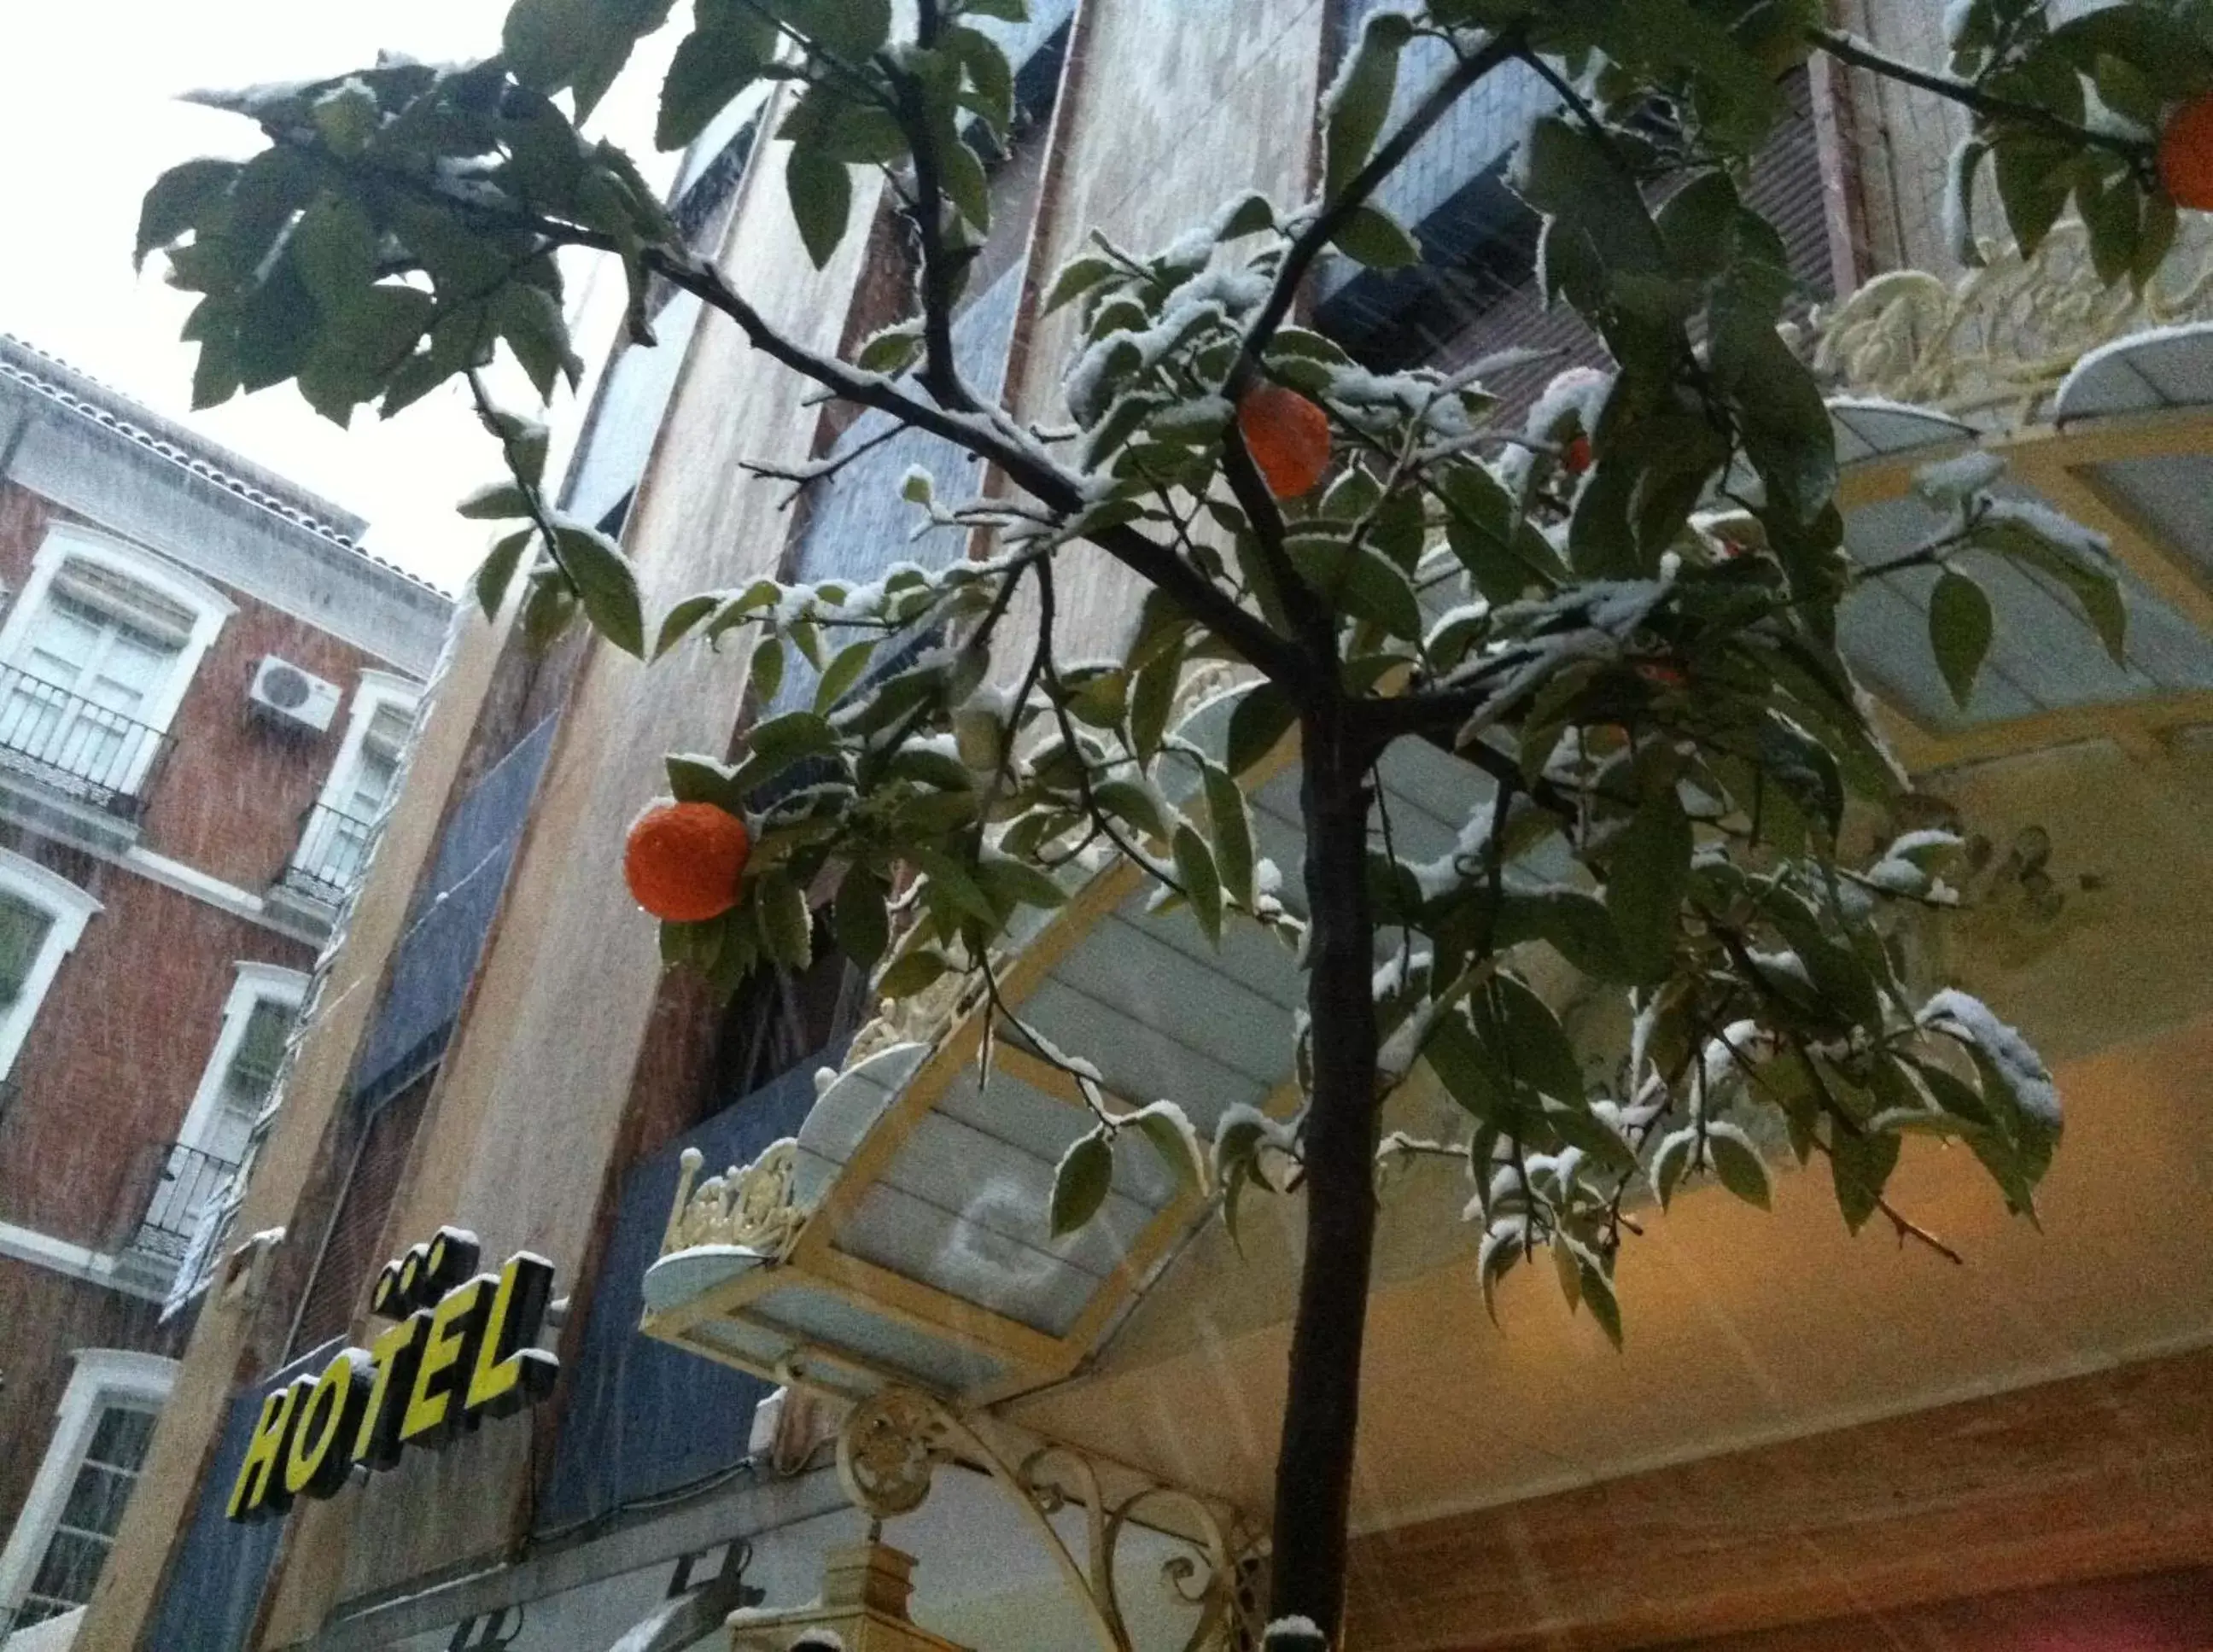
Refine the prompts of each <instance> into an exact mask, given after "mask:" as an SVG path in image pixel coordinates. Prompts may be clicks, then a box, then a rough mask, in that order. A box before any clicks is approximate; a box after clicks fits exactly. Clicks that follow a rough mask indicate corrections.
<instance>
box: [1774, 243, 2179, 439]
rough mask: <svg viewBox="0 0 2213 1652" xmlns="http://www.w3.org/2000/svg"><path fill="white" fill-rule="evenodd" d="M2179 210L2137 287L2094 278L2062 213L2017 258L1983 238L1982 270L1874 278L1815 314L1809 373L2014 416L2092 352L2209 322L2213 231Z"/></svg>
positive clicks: (1870, 390) (2083, 246)
mask: <svg viewBox="0 0 2213 1652" xmlns="http://www.w3.org/2000/svg"><path fill="white" fill-rule="evenodd" d="M2186 217H2187V222H2186V224H2185V226H2184V229H2183V230H2182V232H2181V235H2179V238H2178V240H2177V242H2176V245H2175V247H2174V250H2173V252H2172V253H2169V254H2168V256H2167V262H2166V263H2165V264H2164V265H2162V266H2161V269H2160V271H2159V272H2158V273H2157V274H2155V276H2154V277H2152V278H2151V280H2149V281H2148V282H2146V283H2144V286H2143V290H2142V291H2141V292H2139V291H2138V290H2136V289H2135V288H2134V287H2132V286H2131V285H2130V284H2129V283H2126V282H2122V283H2118V284H2115V285H2112V286H2108V285H2107V284H2106V283H2105V282H2104V281H2102V280H2100V278H2099V277H2098V272H2097V270H2096V269H2095V267H2094V265H2093V264H2092V261H2091V258H2090V242H2089V235H2088V232H2087V231H2086V230H2085V229H2083V227H2082V223H2080V222H2079V221H2078V220H2076V219H2072V218H2070V219H2067V220H2065V221H2064V222H2062V223H2059V224H2058V225H2057V226H2056V227H2055V228H2054V229H2052V231H2051V234H2050V235H2048V236H2046V237H2045V241H2044V243H2043V245H2042V246H2040V247H2038V248H2037V250H2036V252H2035V253H2034V254H2033V255H2032V256H2030V257H2028V258H2023V257H2022V256H2021V253H2020V251H2019V250H2018V249H2017V248H2015V247H2012V246H2011V245H2007V246H2005V247H1998V246H1997V245H1995V244H1990V243H1985V244H1984V247H1983V255H1984V260H1985V262H1984V267H1983V268H1981V269H1978V270H1970V271H1967V272H1966V274H1965V275H1963V276H1961V277H1960V278H1959V279H1958V280H1956V281H1954V282H1951V283H1947V282H1945V281H1943V280H1942V279H1941V278H1939V277H1936V276H1933V275H1930V274H1928V273H1927V272H1925V271H1918V270H1899V271H1892V272H1890V273H1888V274H1886V275H1881V276H1877V277H1875V279H1873V280H1872V281H1869V283H1866V284H1865V285H1864V286H1862V287H1861V288H1860V289H1859V290H1857V291H1856V292H1855V293H1853V294H1852V295H1851V296H1850V297H1848V298H1846V299H1845V300H1844V302H1842V303H1841V304H1839V305H1838V306H1837V308H1835V309H1833V310H1832V311H1829V312H1828V313H1827V314H1825V315H1823V316H1821V317H1820V319H1819V320H1818V321H1817V323H1816V326H1817V331H1818V333H1819V338H1818V341H1817V344H1816V347H1815V351H1814V369H1815V370H1816V371H1817V372H1819V373H1821V374H1822V375H1825V376H1826V377H1828V378H1829V379H1831V380H1832V381H1835V382H1837V383H1838V384H1839V385H1841V386H1842V387H1844V389H1845V390H1847V391H1850V392H1853V393H1859V394H1864V395H1875V396H1885V397H1888V398H1891V399H1895V400H1899V401H1911V402H1917V403H1921V404H1924V405H1934V406H1938V407H1942V409H1944V410H1945V411H1948V412H1951V413H1954V414H1955V415H1958V416H1960V417H1962V418H1972V417H1974V416H1977V415H1982V416H1984V417H1990V416H2001V417H2009V418H2025V417H2027V416H2028V415H2029V414H2030V413H2032V412H2033V411H2034V410H2035V408H2036V406H2037V405H2038V404H2039V402H2041V401H2042V400H2043V399H2045V398H2046V397H2048V396H2049V395H2050V394H2051V393H2052V392H2053V391H2055V390H2057V389H2058V387H2059V386H2060V384H2061V383H2062V382H2063V381H2064V380H2065V379H2066V377H2067V375H2068V374H2069V373H2070V372H2071V371H2073V369H2074V367H2075V364H2076V363H2077V362H2079V361H2081V360H2082V357H2085V356H2087V355H2088V354H2089V353H2090V352H2091V351H2094V350H2096V349H2098V348H2100V346H2102V345H2105V344H2111V343H2112V342H2113V341H2114V340H2115V339H2116V338H2122V337H2125V335H2127V334H2129V333H2131V332H2143V331H2144V330H2146V329H2147V328H2151V327H2161V326H2173V325H2174V324H2176V323H2178V322H2183V321H2194V320H2206V319H2208V318H2213V226H2209V225H2208V224H2207V223H2205V221H2204V220H2203V219H2201V218H2198V217H2196V216H2189V215H2186Z"/></svg>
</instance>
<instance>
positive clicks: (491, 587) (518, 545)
mask: <svg viewBox="0 0 2213 1652" xmlns="http://www.w3.org/2000/svg"><path fill="white" fill-rule="evenodd" d="M537 533H538V530H537V529H536V528H535V527H524V528H518V529H516V530H515V532H514V533H509V535H508V536H507V537H506V538H504V539H502V540H500V541H499V543H498V544H497V545H495V546H492V548H491V554H490V555H489V556H487V557H486V558H485V559H484V563H483V565H482V566H480V567H479V568H478V570H477V576H476V582H475V583H476V596H477V603H478V606H479V607H482V608H483V609H484V613H485V619H491V617H492V616H493V615H494V614H496V613H498V612H499V605H500V604H501V603H502V602H503V601H505V600H507V588H508V586H509V583H510V582H513V580H514V578H515V567H516V565H517V564H520V563H521V560H522V553H523V552H524V551H526V550H527V549H528V548H529V546H530V541H531V540H532V539H533V538H534V537H536V535H537Z"/></svg>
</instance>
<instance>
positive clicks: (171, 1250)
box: [118, 1142, 238, 1288]
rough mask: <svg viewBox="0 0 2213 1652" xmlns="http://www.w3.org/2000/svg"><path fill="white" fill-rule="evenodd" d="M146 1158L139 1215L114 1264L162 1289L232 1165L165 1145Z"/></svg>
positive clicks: (231, 1173)
mask: <svg viewBox="0 0 2213 1652" xmlns="http://www.w3.org/2000/svg"><path fill="white" fill-rule="evenodd" d="M149 1158H152V1159H153V1160H154V1161H155V1163H154V1166H153V1167H152V1170H151V1174H150V1177H149V1180H150V1183H151V1186H150V1187H149V1191H148V1192H147V1196H146V1202H145V1205H144V1210H145V1214H144V1215H143V1216H141V1217H140V1218H139V1220H138V1225H137V1231H136V1232H135V1233H133V1234H131V1239H130V1241H129V1242H128V1243H127V1244H126V1245H125V1246H124V1247H123V1249H122V1252H121V1254H120V1255H119V1258H118V1260H119V1263H121V1264H122V1265H123V1266H124V1267H125V1268H127V1269H128V1270H129V1271H131V1273H132V1274H133V1275H134V1276H137V1277H140V1278H143V1279H144V1280H145V1281H147V1282H148V1283H155V1284H159V1285H162V1286H163V1287H165V1288H166V1286H167V1284H168V1281H169V1280H170V1279H171V1278H173V1277H174V1276H175V1274H176V1271H177V1268H178V1266H179V1265H180V1264H181V1263H182V1262H183V1261H184V1259H185V1257H186V1253H187V1252H188V1251H190V1249H191V1248H192V1235H193V1234H194V1232H195V1231H196V1230H197V1228H198V1226H199V1222H200V1218H201V1216H203V1215H204V1214H205V1213H206V1211H207V1210H208V1208H209V1206H210V1205H211V1204H214V1203H215V1201H216V1199H218V1198H221V1197H222V1196H223V1189H224V1188H226V1187H227V1186H229V1185H230V1180H231V1178H232V1177H233V1176H234V1175H235V1174H236V1173H237V1171H238V1161H236V1160H235V1159H223V1158H217V1157H216V1155H213V1154H211V1153H205V1152H203V1151H201V1150H200V1149H198V1148H196V1147H188V1146H186V1144H185V1143H182V1142H172V1143H165V1144H164V1145H162V1146H161V1147H160V1148H158V1149H155V1151H154V1152H153V1153H152V1154H150V1155H149ZM139 1185H140V1186H147V1182H146V1181H141V1182H140V1184H139Z"/></svg>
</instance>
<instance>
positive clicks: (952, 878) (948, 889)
mask: <svg viewBox="0 0 2213 1652" xmlns="http://www.w3.org/2000/svg"><path fill="white" fill-rule="evenodd" d="M906 852H907V857H908V858H909V859H910V860H911V861H913V863H915V864H916V865H917V866H918V867H920V868H921V869H922V870H923V871H924V873H925V874H926V875H928V876H929V879H930V887H929V889H928V890H927V891H926V892H925V893H926V895H931V894H934V895H942V896H943V897H944V898H945V899H947V900H948V901H949V902H950V903H951V904H952V905H953V906H954V907H955V908H957V909H958V910H959V911H962V912H965V913H966V914H967V915H968V916H969V917H972V918H975V919H977V920H978V921H979V922H981V923H984V924H989V925H991V927H992V928H993V929H997V927H998V924H999V909H998V908H997V906H996V905H993V904H992V901H991V897H990V896H989V895H987V894H985V893H984V891H983V889H982V888H981V887H978V884H977V882H976V880H975V879H974V878H972V877H971V876H969V875H968V869H967V868H966V867H965V866H963V865H962V864H961V863H960V862H959V861H956V860H955V859H954V858H953V856H950V855H948V854H945V853H943V852H942V850H936V849H930V848H926V847H924V846H922V845H920V844H917V845H916V846H915V847H913V848H911V849H910V850H907V851H906Z"/></svg>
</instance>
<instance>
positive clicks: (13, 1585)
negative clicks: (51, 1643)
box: [0, 1348, 176, 1629]
mask: <svg viewBox="0 0 2213 1652" xmlns="http://www.w3.org/2000/svg"><path fill="white" fill-rule="evenodd" d="M175 1375H176V1365H175V1362H174V1361H170V1360H166V1359H162V1358H161V1357H160V1356H156V1355H153V1354H139V1353H131V1352H128V1351H125V1350H119V1349H107V1348H94V1349H86V1350H82V1351H80V1352H79V1353H78V1354H77V1356H76V1370H75V1371H73V1372H72V1373H71V1374H70V1383H69V1387H68V1389H67V1391H66V1392H64V1394H63V1395H62V1402H61V1405H60V1406H59V1407H58V1409H57V1410H56V1411H55V1413H54V1432H53V1437H52V1441H51V1442H50V1443H49V1444H48V1446H47V1448H46V1458H45V1460H43V1461H42V1462H41V1463H40V1466H39V1472H38V1476H37V1478H35V1479H34V1480H33V1481H32V1483H31V1492H30V1496H29V1497H27V1498H26V1499H25V1500H24V1503H23V1509H22V1512H21V1515H18V1516H17V1517H16V1521H15V1531H14V1533H12V1534H11V1535H10V1536H9V1539H8V1545H7V1547H6V1549H5V1550H0V1625H6V1626H8V1627H9V1628H13V1629H25V1628H28V1627H29V1626H30V1625H33V1624H38V1623H44V1622H46V1620H47V1619H48V1618H58V1617H61V1616H63V1615H64V1613H67V1612H74V1611H76V1609H77V1608H78V1607H80V1606H83V1605H85V1604H86V1603H87V1602H88V1601H89V1600H91V1599H92V1590H93V1586H94V1584H95V1583H97V1582H99V1581H100V1569H101V1566H103V1565H104V1564H107V1551H109V1550H110V1549H111V1548H113V1546H114V1543H115V1533H116V1528H117V1527H119V1526H120V1525H121V1524H122V1521H123V1510H124V1508H125V1505H126V1504H127V1503H129V1502H130V1500H131V1487H132V1486H134V1485H135V1484H137V1479H138V1475H139V1472H140V1470H141V1469H142V1468H143V1466H145V1461H146V1448H147V1447H148V1446H149V1444H150V1443H151V1442H152V1440H153V1436H154V1423H155V1418H156V1417H158V1416H159V1414H160V1412H161V1409H162V1401H163V1400H165V1399H168V1393H169V1387H170V1384H171V1382H172V1381H174V1378H175Z"/></svg>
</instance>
